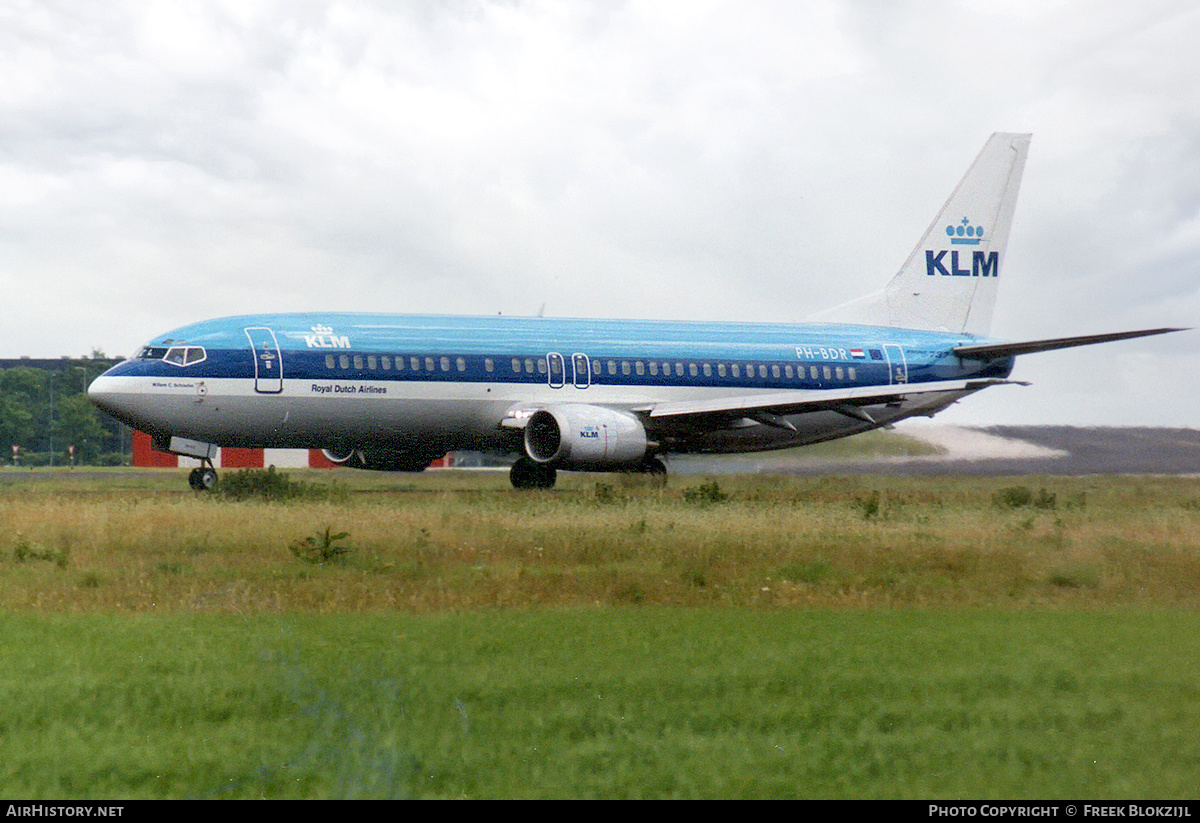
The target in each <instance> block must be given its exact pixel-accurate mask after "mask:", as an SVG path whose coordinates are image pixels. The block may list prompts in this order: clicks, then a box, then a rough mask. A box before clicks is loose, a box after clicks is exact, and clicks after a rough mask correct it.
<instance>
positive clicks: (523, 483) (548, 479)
mask: <svg viewBox="0 0 1200 823" xmlns="http://www.w3.org/2000/svg"><path fill="white" fill-rule="evenodd" d="M508 479H509V481H510V482H511V483H512V484H513V488H514V489H552V488H554V481H555V480H556V479H558V471H557V470H556V469H555V468H554V467H553V466H547V465H546V464H545V463H535V462H534V461H532V460H530V459H529V458H528V457H522V458H520V459H519V460H517V462H516V463H513V467H512V470H511V471H509V473H508Z"/></svg>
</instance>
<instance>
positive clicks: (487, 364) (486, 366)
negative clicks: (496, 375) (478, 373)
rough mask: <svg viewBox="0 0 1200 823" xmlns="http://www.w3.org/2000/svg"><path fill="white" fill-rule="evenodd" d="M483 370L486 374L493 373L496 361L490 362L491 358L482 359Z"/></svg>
mask: <svg viewBox="0 0 1200 823" xmlns="http://www.w3.org/2000/svg"><path fill="white" fill-rule="evenodd" d="M483 368H484V369H485V370H486V371H487V373H488V374H491V373H492V372H494V371H495V370H496V361H494V360H492V358H490V357H485V358H484V359H483Z"/></svg>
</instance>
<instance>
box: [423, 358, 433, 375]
mask: <svg viewBox="0 0 1200 823" xmlns="http://www.w3.org/2000/svg"><path fill="white" fill-rule="evenodd" d="M425 371H427V372H432V371H434V366H433V358H432V357H426V358H425Z"/></svg>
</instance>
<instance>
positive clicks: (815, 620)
mask: <svg viewBox="0 0 1200 823" xmlns="http://www.w3.org/2000/svg"><path fill="white" fill-rule="evenodd" d="M331 477H336V479H337V483H336V485H335V486H333V487H330V486H328V485H326V484H327V483H328V481H329V479H330V478H331ZM225 479H226V480H229V479H230V473H228V472H227V473H226V478H225ZM295 481H303V483H304V484H305V485H304V486H298V485H297V484H296V482H295ZM276 485H277V487H278V488H282V489H286V490H288V491H289V494H287V495H284V496H285V497H287V499H286V500H284V501H278V500H276V501H271V500H266V499H263V498H262V496H261V495H258V496H255V494H250V495H248V497H247V499H243V500H235V499H231V498H228V497H205V496H197V495H194V494H193V493H191V492H189V491H186V490H185V489H184V488H183V474H182V473H180V472H149V471H140V472H135V471H130V472H91V473H89V472H83V471H79V472H74V473H70V472H62V473H58V474H54V475H48V476H40V477H39V479H31V478H29V477H25V476H21V477H17V476H15V474H13V473H9V472H0V524H2V525H3V527H4V531H3V532H2V533H0V606H2V614H3V617H0V632H2V634H0V637H3V640H2V641H0V657H2V662H0V681H2V683H3V687H2V691H0V695H2V697H3V701H2V702H0V749H2V755H0V792H3V793H4V794H6V795H8V796H10V797H15V796H21V797H31V798H60V799H62V798H134V797H215V798H225V797H230V798H234V797H236V798H242V797H915V798H935V797H936V798H950V797H975V798H1019V797H1028V798H1151V799H1157V798H1187V797H1194V796H1195V787H1196V786H1197V785H1200V738H1198V737H1197V735H1196V733H1195V731H1196V729H1198V728H1200V658H1198V655H1197V652H1200V640H1198V639H1197V638H1200V481H1198V480H1196V479H1192V478H1149V477H1147V478H1095V477H1088V478H1022V479H1020V480H1014V479H963V478H940V479H939V478H921V479H913V478H907V479H906V478H891V477H889V478H884V477H853V478H819V479H812V478H806V479H796V478H783V477H736V478H735V477H720V478H716V479H711V478H700V477H697V478H681V477H676V478H674V479H672V481H671V483H670V484H669V485H668V486H667V487H666V488H655V487H653V486H650V485H647V484H645V483H643V482H641V481H639V480H637V479H629V478H623V477H620V476H599V475H597V476H589V475H579V476H566V477H565V478H564V481H563V482H562V483H561V484H560V488H558V489H556V490H555V491H553V492H546V493H525V494H517V493H514V492H513V491H511V490H510V489H508V488H506V486H507V480H506V478H505V477H504V475H502V474H499V475H498V474H493V473H467V472H461V473H457V472H446V473H428V474H426V475H421V476H416V477H406V476H377V475H371V474H365V473H364V474H360V473H349V472H347V473H332V474H331V473H312V474H309V473H303V472H297V473H294V474H293V475H291V477H290V479H289V480H288V481H287V482H285V483H284V484H282V485H280V484H278V483H277V484H276Z"/></svg>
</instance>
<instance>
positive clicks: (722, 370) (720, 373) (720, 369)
mask: <svg viewBox="0 0 1200 823" xmlns="http://www.w3.org/2000/svg"><path fill="white" fill-rule="evenodd" d="M724 376H725V364H724V363H718V364H717V377H724Z"/></svg>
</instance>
